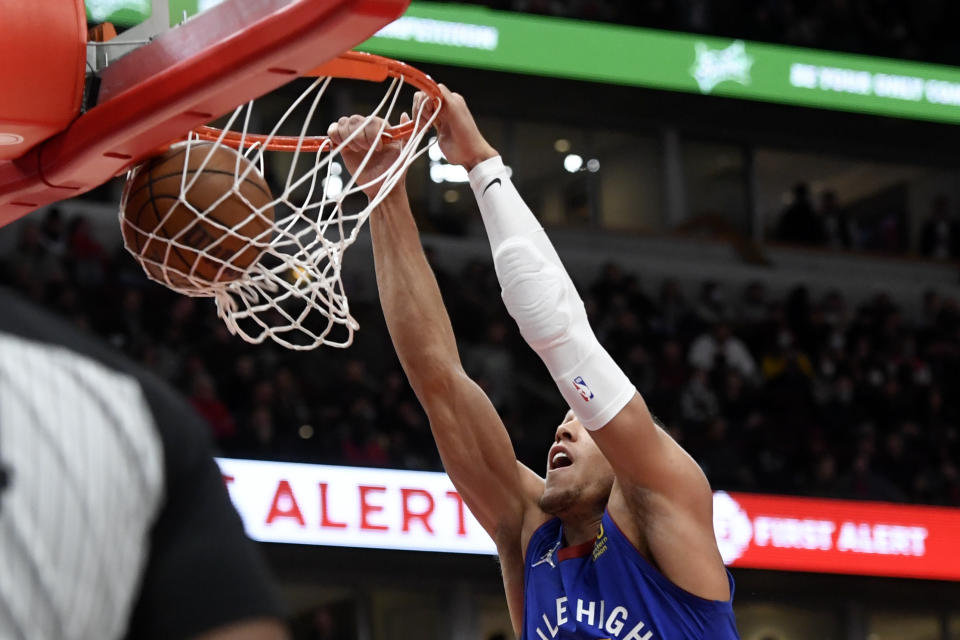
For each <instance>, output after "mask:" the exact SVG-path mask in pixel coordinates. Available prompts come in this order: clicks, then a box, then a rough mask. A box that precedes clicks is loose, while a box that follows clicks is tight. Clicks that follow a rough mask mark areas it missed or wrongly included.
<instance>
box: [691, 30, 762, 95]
mask: <svg viewBox="0 0 960 640" xmlns="http://www.w3.org/2000/svg"><path fill="white" fill-rule="evenodd" d="M694 49H695V51H696V54H697V59H696V61H695V62H694V63H693V67H691V69H690V75H692V76H693V79H694V80H696V81H697V85H699V87H700V91H701V92H703V93H710V92H711V91H713V88H714V87H716V86H717V85H718V84H720V83H721V82H725V81H727V80H731V81H733V82H739V83H740V84H742V85H748V84H750V68H751V67H752V66H753V57H751V56H749V55H747V47H746V44H744V42H743V40H734V41H733V42H732V43H731V44H730V46H729V47H727V48H726V49H716V50H710V48H709V47H708V46H707V44H706V43H705V42H697V43H696V44H695V45H694Z"/></svg>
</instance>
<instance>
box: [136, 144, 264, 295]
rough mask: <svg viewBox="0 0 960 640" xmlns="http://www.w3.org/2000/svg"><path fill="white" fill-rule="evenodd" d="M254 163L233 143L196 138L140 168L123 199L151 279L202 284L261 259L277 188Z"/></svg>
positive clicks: (182, 285)
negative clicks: (226, 144)
mask: <svg viewBox="0 0 960 640" xmlns="http://www.w3.org/2000/svg"><path fill="white" fill-rule="evenodd" d="M208 156H209V159H208ZM250 164H251V163H250V162H249V161H248V160H247V159H246V158H244V157H243V156H241V155H240V154H239V153H238V152H237V151H234V150H233V149H231V148H229V147H223V146H217V147H215V146H214V144H213V143H210V142H192V143H189V144H188V143H180V144H177V145H174V146H173V147H171V148H170V149H169V150H168V151H166V152H165V153H163V154H160V155H158V156H155V157H153V158H151V159H149V160H148V161H147V162H145V163H144V164H143V165H141V166H140V167H139V168H138V169H137V170H136V172H135V173H134V175H133V176H132V178H131V179H130V180H128V181H127V184H126V187H125V190H124V197H123V199H122V201H121V202H122V203H123V204H122V216H121V217H122V222H121V225H122V231H123V239H124V242H125V243H126V245H127V248H128V249H129V250H130V251H131V252H132V253H133V254H134V255H135V256H137V258H138V260H139V261H140V263H141V265H143V268H144V270H145V271H146V272H147V274H148V275H149V276H150V277H151V278H152V279H154V280H156V281H158V282H161V283H163V284H166V285H168V286H172V287H175V288H177V289H181V290H184V289H185V290H194V291H202V290H203V289H205V288H206V287H207V286H209V285H212V284H217V283H224V282H230V281H233V280H236V279H237V278H239V277H241V276H242V275H243V274H244V273H245V272H246V271H247V270H248V269H249V268H250V267H251V266H252V265H253V264H254V263H256V261H257V259H258V258H259V257H260V255H261V254H262V253H263V251H264V249H265V248H266V247H267V245H268V244H269V242H270V232H269V231H268V230H269V229H271V228H272V224H273V220H274V213H273V207H272V206H270V203H271V202H272V200H273V195H272V194H271V193H270V189H269V187H268V186H267V183H266V181H265V180H264V179H263V176H261V175H260V172H259V171H257V169H256V168H251V167H250ZM248 168H249V171H248ZM235 176H245V178H244V179H243V180H240V179H238V178H235ZM191 182H192V185H191ZM181 185H184V186H185V187H186V188H185V189H184V192H183V193H181ZM224 194H229V195H227V196H226V197H224Z"/></svg>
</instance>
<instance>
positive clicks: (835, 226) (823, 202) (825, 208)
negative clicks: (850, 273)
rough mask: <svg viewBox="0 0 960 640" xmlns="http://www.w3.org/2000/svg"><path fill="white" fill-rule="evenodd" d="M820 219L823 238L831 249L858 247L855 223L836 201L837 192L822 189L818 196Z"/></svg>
mask: <svg viewBox="0 0 960 640" xmlns="http://www.w3.org/2000/svg"><path fill="white" fill-rule="evenodd" d="M820 220H821V222H822V224H823V231H824V239H825V241H826V245H827V246H828V247H829V248H831V249H856V248H859V238H858V232H857V226H856V223H855V222H854V221H853V219H852V218H851V217H850V214H848V213H847V212H846V211H844V210H843V209H841V208H840V206H839V204H838V202H837V192H836V191H833V190H829V189H828V190H827V191H824V192H823V194H822V195H821V196H820Z"/></svg>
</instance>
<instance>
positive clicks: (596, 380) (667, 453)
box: [438, 88, 727, 598]
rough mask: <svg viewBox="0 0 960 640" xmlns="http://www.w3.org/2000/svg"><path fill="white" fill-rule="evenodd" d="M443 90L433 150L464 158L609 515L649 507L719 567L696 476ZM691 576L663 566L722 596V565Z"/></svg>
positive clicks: (465, 114)
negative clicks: (604, 472)
mask: <svg viewBox="0 0 960 640" xmlns="http://www.w3.org/2000/svg"><path fill="white" fill-rule="evenodd" d="M444 94H445V95H444V99H445V107H444V111H443V112H442V113H441V121H440V124H439V126H438V131H439V132H440V144H441V149H443V151H444V153H445V154H446V155H447V158H448V160H450V161H451V162H460V163H462V164H464V166H466V168H467V169H468V170H469V172H470V173H469V175H470V183H471V186H472V187H473V191H474V195H475V196H476V198H477V202H478V204H479V207H480V212H481V215H482V217H483V222H484V226H485V227H486V230H487V235H488V237H489V240H490V247H491V250H492V252H493V258H494V266H495V268H496V271H497V277H498V279H499V281H500V286H501V289H502V296H503V301H504V304H505V305H506V307H507V310H508V311H509V312H510V314H511V315H512V316H513V318H514V319H515V320H516V321H517V325H518V327H519V329H520V333H521V334H522V335H523V337H524V339H525V340H526V341H527V343H528V344H529V345H530V346H531V347H532V348H533V349H534V351H536V352H537V354H538V355H539V356H540V358H541V359H542V360H543V362H544V364H545V365H546V366H547V369H548V370H549V371H550V374H551V376H552V377H553V379H554V382H555V383H556V384H557V386H558V388H559V389H560V392H561V393H562V394H563V396H564V398H565V399H566V401H567V403H568V404H569V406H570V407H571V409H572V410H573V412H574V414H575V415H576V416H577V418H578V419H579V421H580V423H581V424H582V425H583V426H584V427H586V428H587V429H588V430H590V431H591V435H592V436H593V439H594V440H595V442H596V443H597V445H598V446H599V447H600V449H601V451H602V452H603V454H604V456H605V457H606V458H607V460H608V461H609V462H610V464H611V466H612V467H613V469H614V472H615V474H616V483H615V486H614V490H613V493H612V494H611V498H610V508H611V511H614V510H617V509H618V508H620V507H622V510H623V511H625V512H629V513H630V514H632V515H633V516H636V515H638V513H639V511H640V508H639V505H640V504H642V505H643V509H644V511H649V510H650V509H654V510H656V511H658V513H657V521H658V522H659V523H662V524H664V525H666V526H667V527H668V528H669V529H670V530H675V531H671V535H674V534H677V535H682V536H684V537H686V538H687V540H686V542H689V543H690V544H689V545H684V546H685V547H687V552H689V549H690V548H706V549H709V550H710V551H709V552H708V553H707V554H706V555H707V557H706V558H705V559H707V560H713V559H715V560H716V561H717V563H719V554H718V553H717V552H716V542H715V539H714V537H713V526H712V494H711V491H710V486H709V484H708V482H707V480H706V477H705V476H704V475H703V473H702V471H701V470H700V468H699V466H698V465H697V464H696V462H695V461H694V460H693V459H692V458H691V457H690V456H689V455H687V453H686V452H685V451H683V449H682V448H681V447H680V446H679V445H678V444H677V443H676V442H675V441H674V440H673V439H672V438H671V437H670V436H669V435H668V434H667V433H666V432H664V431H663V430H662V429H661V428H659V427H658V426H657V425H656V424H655V423H654V421H653V418H652V416H651V415H650V412H649V410H648V409H647V406H646V404H645V403H644V401H643V398H642V397H640V395H639V394H638V393H637V391H636V388H635V387H634V386H633V384H631V383H630V381H629V380H628V379H627V377H626V375H625V374H624V373H623V371H622V370H621V369H620V367H619V366H618V365H617V363H616V362H615V361H614V360H613V358H611V357H610V355H609V354H608V353H607V351H606V350H605V349H604V348H603V347H602V346H601V345H600V343H599V341H598V340H597V338H596V336H595V335H594V333H593V330H592V329H591V328H590V324H589V322H588V320H587V314H586V310H585V308H584V305H583V302H582V300H581V299H580V297H579V295H578V294H577V291H576V289H575V287H574V286H573V282H572V281H571V280H570V277H569V275H568V274H567V272H566V270H565V269H564V267H563V264H562V263H561V261H560V258H559V257H558V256H557V253H556V251H555V250H554V248H553V246H552V244H551V243H550V240H549V239H548V238H547V236H546V233H545V232H544V230H543V228H542V226H541V225H540V224H539V222H538V221H537V220H536V218H535V217H534V216H533V213H532V212H531V211H530V209H529V208H528V207H527V206H526V204H525V203H524V202H523V200H522V199H521V197H520V195H519V194H518V193H517V190H516V188H515V187H514V186H513V184H512V182H511V180H510V177H509V175H508V173H507V171H506V170H505V168H504V165H503V162H502V161H501V159H500V158H499V156H498V155H497V154H496V151H494V150H493V149H492V148H491V147H490V145H489V144H487V143H486V142H485V141H484V140H483V137H482V135H481V134H480V133H479V131H478V130H477V128H476V124H475V123H474V120H473V117H472V116H471V115H470V112H469V110H468V109H467V106H466V104H465V102H464V100H463V98H462V97H460V96H459V95H457V94H452V93H450V92H449V91H447V90H446V88H444ZM445 142H446V144H445ZM451 154H453V157H451ZM632 519H633V520H634V521H637V520H639V519H638V518H636V517H634V518H632ZM637 526H640V525H639V524H638V525H637ZM639 538H640V536H634V539H639ZM642 538H643V539H645V540H647V539H649V538H650V532H649V531H646V530H644V532H643V536H642ZM665 551H666V553H665V554H664V555H665V556H669V557H664V558H663V560H664V561H666V562H667V563H668V564H670V563H671V561H672V560H677V561H678V564H679V565H692V564H694V563H691V562H685V563H684V562H680V560H682V559H683V558H682V557H681V556H680V555H679V554H674V553H673V552H672V551H673V550H672V548H671V549H666V550H665ZM656 552H657V550H656V549H654V554H655V555H658V554H657V553H656ZM657 560H658V562H659V561H660V560H661V558H660V557H657ZM718 569H719V571H718ZM694 573H695V575H692V576H678V575H677V574H676V573H675V572H671V571H669V570H668V575H670V576H671V577H672V578H674V579H676V578H678V577H679V578H680V580H679V582H681V583H685V584H681V586H687V587H693V588H694V590H695V591H697V592H698V595H699V594H706V595H707V596H708V597H713V596H716V597H718V598H719V597H726V595H725V593H726V590H727V585H726V574H725V572H723V571H722V564H716V565H715V566H712V567H711V568H709V569H708V570H706V571H705V572H704V573H706V574H707V579H706V580H705V581H704V580H701V576H700V575H699V573H696V571H695V572H694ZM671 574H672V575H671ZM718 577H719V578H720V579H717V578H718ZM687 578H689V579H687ZM704 582H705V583H706V584H705V586H704ZM701 586H704V588H701Z"/></svg>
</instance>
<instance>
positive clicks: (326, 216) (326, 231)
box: [120, 52, 441, 350]
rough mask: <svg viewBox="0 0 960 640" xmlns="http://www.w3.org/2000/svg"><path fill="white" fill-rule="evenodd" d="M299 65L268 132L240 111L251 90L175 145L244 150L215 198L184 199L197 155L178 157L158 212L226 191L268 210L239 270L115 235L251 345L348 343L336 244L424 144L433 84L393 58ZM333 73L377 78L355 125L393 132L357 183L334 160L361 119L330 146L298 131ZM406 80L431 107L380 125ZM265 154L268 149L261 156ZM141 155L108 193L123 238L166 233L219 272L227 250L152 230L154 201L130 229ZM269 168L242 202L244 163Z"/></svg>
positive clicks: (349, 324)
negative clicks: (303, 70) (209, 276)
mask: <svg viewBox="0 0 960 640" xmlns="http://www.w3.org/2000/svg"><path fill="white" fill-rule="evenodd" d="M307 75H308V76H311V77H315V78H316V79H315V80H313V81H312V82H311V83H310V85H309V86H308V87H307V88H306V89H305V90H304V91H303V92H302V93H301V94H300V95H299V97H297V98H296V99H295V100H294V101H293V102H292V103H291V104H290V106H289V108H287V110H286V111H285V112H284V113H283V114H282V115H281V116H280V117H279V119H278V120H277V121H276V123H275V124H274V126H273V127H272V129H270V132H269V133H266V134H261V133H255V132H253V131H251V130H250V129H251V122H252V121H255V118H256V116H255V112H254V102H253V101H251V102H249V103H247V104H245V105H242V106H240V107H238V108H237V109H236V110H235V111H234V112H233V114H232V115H231V116H230V117H229V118H228V121H227V122H226V124H225V125H224V126H223V128H222V129H221V128H215V127H211V126H202V127H200V128H198V129H196V130H194V131H193V132H192V133H191V134H190V135H189V136H188V137H187V138H186V140H185V141H184V142H183V143H181V144H185V145H186V146H187V149H186V155H189V154H190V152H191V150H193V153H194V154H197V155H199V156H206V158H208V159H209V158H211V157H213V154H214V153H216V152H217V150H218V149H223V148H224V147H228V148H230V149H233V150H235V151H237V152H239V153H240V154H242V155H243V157H244V158H246V160H249V162H237V163H235V169H234V172H233V180H232V185H230V186H227V187H224V188H222V191H223V193H222V194H220V195H219V197H218V198H217V199H216V202H214V203H213V204H209V205H208V206H206V207H205V208H204V209H199V208H198V207H196V206H195V203H193V204H191V202H190V200H188V195H189V194H190V191H191V189H194V188H196V186H197V185H198V184H204V187H203V188H204V189H208V188H209V186H208V185H207V184H206V183H204V182H203V180H204V167H205V166H206V164H207V163H206V160H204V161H203V162H202V163H199V164H200V166H199V168H197V167H194V168H193V169H191V170H190V171H189V172H188V171H187V166H188V163H184V169H183V175H182V176H181V179H180V192H179V195H178V196H177V197H176V198H175V199H174V198H171V199H172V200H175V201H174V202H172V204H170V205H169V206H170V210H169V211H172V210H173V208H174V207H178V206H180V207H189V208H190V210H192V211H193V212H194V214H195V215H196V216H198V217H199V218H200V219H203V218H204V217H205V216H207V215H208V214H209V213H210V212H211V211H212V210H213V209H214V208H216V206H218V205H219V204H220V203H222V202H223V201H224V200H225V199H228V198H230V199H231V201H232V202H241V201H242V202H244V203H245V206H246V207H248V208H249V215H250V219H257V220H260V221H264V220H269V228H268V230H267V232H265V233H260V234H258V237H257V238H251V239H250V245H249V246H250V247H252V248H255V249H256V250H257V251H261V252H262V253H260V255H259V258H258V259H257V260H256V262H255V263H254V264H252V265H250V266H249V268H247V269H246V270H245V271H244V272H243V273H242V275H241V276H240V277H237V278H235V279H231V280H214V281H209V280H205V279H203V278H198V275H197V273H198V272H197V270H196V267H195V266H194V267H193V268H183V265H182V263H177V264H176V265H171V263H170V262H168V261H167V260H165V259H164V260H163V261H160V260H158V259H156V252H153V253H149V254H146V255H145V252H143V251H138V250H137V249H139V246H137V247H132V246H131V244H130V243H129V242H127V241H126V238H127V237H128V234H127V233H125V234H124V238H125V244H126V246H127V249H128V250H129V251H130V252H131V253H132V254H133V255H134V257H135V258H136V259H137V260H138V261H139V262H140V263H141V266H143V267H144V270H145V271H146V273H147V275H148V276H149V277H150V278H151V279H153V280H155V281H157V282H160V283H161V284H164V285H165V286H167V287H169V288H171V289H173V290H175V291H178V292H179V293H182V294H185V295H190V296H206V297H212V298H214V300H215V301H216V307H217V313H218V315H219V316H220V318H221V319H223V321H224V322H225V323H226V325H227V327H228V328H229V329H230V331H231V332H232V333H234V334H236V335H238V336H240V337H241V338H242V339H244V340H245V341H247V342H250V343H253V344H259V343H262V342H264V341H266V340H267V339H271V340H273V341H274V342H276V343H278V344H280V345H282V346H284V347H287V348H289V349H295V350H307V349H313V348H315V347H318V346H320V345H328V346H333V347H348V346H349V345H350V344H351V343H352V342H353V333H354V331H356V330H357V329H358V328H359V325H358V323H357V322H356V320H355V319H354V318H353V316H352V315H351V313H350V307H349V304H348V301H347V296H346V292H345V291H344V287H343V282H342V279H341V269H342V266H343V255H344V253H345V252H346V250H347V248H348V247H350V245H352V244H353V243H354V241H355V240H356V239H357V237H358V235H359V232H360V230H361V229H362V227H363V224H364V223H365V222H366V220H367V218H368V217H369V215H370V212H371V211H372V210H373V209H374V208H375V207H376V206H377V205H378V204H380V202H381V201H382V200H383V199H384V198H385V197H386V196H387V195H388V194H389V193H390V191H391V190H392V189H393V187H394V186H395V185H396V184H397V182H398V181H399V180H400V179H401V178H402V177H403V175H404V173H405V172H406V170H407V168H408V167H409V166H410V164H411V163H412V162H413V161H414V160H416V158H417V157H419V156H420V155H422V154H423V153H424V152H425V151H426V149H427V146H426V145H424V144H422V143H423V139H424V136H425V135H426V133H427V131H428V130H429V129H430V127H431V125H432V124H433V121H434V119H435V118H436V114H437V113H438V112H439V107H440V105H441V98H440V95H441V94H440V90H439V88H438V87H437V85H436V83H435V82H434V81H433V80H432V79H431V78H430V77H429V76H428V75H426V74H424V73H422V72H420V71H418V70H416V69H414V68H413V67H410V66H409V65H406V64H404V63H402V62H398V61H395V60H391V59H388V58H383V57H380V56H375V55H372V54H366V53H358V52H347V53H345V54H342V55H341V56H340V57H338V58H336V59H334V60H333V61H331V62H329V63H327V64H325V65H323V66H321V67H318V68H317V69H315V70H313V71H312V72H310V73H309V74H307ZM336 78H351V79H359V80H367V81H371V82H381V83H385V84H386V89H385V92H384V94H383V97H382V98H381V99H380V101H379V103H378V104H377V105H376V106H375V107H374V109H373V110H372V111H371V113H370V115H369V116H367V120H366V122H365V123H364V126H365V125H366V124H367V123H368V122H370V121H371V120H373V119H374V118H377V117H379V118H381V119H382V120H383V124H382V126H381V128H380V135H382V136H385V137H388V138H390V139H394V140H402V141H403V143H402V147H401V150H400V152H399V155H398V157H397V159H396V160H395V161H394V162H393V164H392V165H391V166H389V167H388V168H387V169H386V170H384V171H383V172H382V173H381V174H380V175H379V176H376V177H374V178H372V179H370V180H369V181H367V182H365V183H364V184H357V183H356V176H350V177H349V178H348V177H347V176H346V175H345V174H344V173H343V172H344V164H343V163H342V162H337V157H338V156H339V154H340V151H341V149H342V148H344V147H345V146H346V145H348V144H349V143H350V142H351V141H352V139H353V138H354V137H355V136H356V135H357V134H358V133H360V132H361V131H362V130H363V128H364V127H363V126H361V127H359V128H358V129H357V130H356V131H355V132H354V133H353V134H352V135H351V136H349V137H348V138H347V139H346V140H344V142H343V143H342V144H341V145H339V146H334V145H333V144H332V143H331V141H330V140H329V138H327V137H326V136H323V135H310V134H309V132H310V131H311V130H312V128H316V127H318V126H319V127H322V130H323V131H326V125H327V124H328V123H326V122H315V120H316V118H315V116H316V114H317V110H318V108H319V106H320V104H321V102H322V99H323V97H324V95H325V94H326V93H327V90H328V87H329V86H330V84H331V82H332V81H333V80H334V79H336ZM408 85H409V86H411V87H413V88H415V89H417V90H420V91H423V92H425V93H426V94H427V95H428V96H430V97H431V98H432V99H433V100H434V104H435V105H436V107H437V108H435V109H434V110H433V111H432V113H431V114H430V116H429V117H427V116H426V115H425V110H424V108H421V109H420V111H419V112H418V113H413V114H411V118H412V119H411V120H410V121H409V122H407V123H405V124H402V125H393V126H391V125H389V124H388V123H389V122H391V121H397V120H398V118H397V117H396V115H397V114H399V112H400V111H402V109H397V108H396V106H397V102H398V98H399V96H400V91H401V89H402V88H403V87H405V86H408ZM426 104H427V103H426V101H424V105H426ZM295 114H299V115H296V116H295ZM291 123H294V124H296V123H299V134H296V135H281V134H280V131H281V129H284V128H287V127H290V126H291ZM211 143H212V144H211ZM374 149H375V147H372V148H371V150H370V151H368V152H367V154H366V156H365V157H364V159H363V160H362V162H361V164H360V168H359V169H358V171H357V173H358V174H359V173H361V172H362V170H363V167H365V166H366V165H367V164H368V162H369V161H370V158H371V156H372V155H373V151H374ZM268 152H269V153H268ZM271 154H279V156H280V157H277V156H274V157H272V158H271ZM143 166H144V165H139V166H138V167H135V168H134V169H132V170H131V171H130V172H129V173H128V180H127V186H126V188H125V189H124V194H123V196H122V198H121V203H120V212H121V213H120V223H121V225H129V226H130V227H132V231H133V233H131V234H129V235H130V236H131V237H133V236H136V237H142V238H148V239H149V242H151V243H153V242H156V243H166V244H167V245H168V248H167V250H166V252H167V254H169V253H170V252H171V251H174V252H184V251H187V252H194V255H196V254H199V255H200V256H201V257H202V259H203V260H204V261H205V262H206V263H207V264H215V265H220V271H219V272H221V273H222V272H223V270H224V267H225V266H226V265H227V263H228V260H225V259H224V257H223V256H222V255H218V252H216V251H209V252H208V251H206V250H205V249H204V248H198V247H197V246H196V245H193V246H191V245H187V244H184V243H183V241H182V240H181V239H179V236H173V237H169V236H168V235H164V233H162V229H160V226H161V225H162V222H161V218H162V217H163V216H162V215H161V214H162V212H158V215H157V225H156V226H155V227H154V228H141V227H140V226H138V225H139V223H136V224H135V223H134V222H131V219H130V218H129V217H126V216H125V215H124V211H125V208H126V204H127V201H128V198H129V197H130V190H131V189H130V185H132V184H133V183H134V178H135V177H136V175H137V172H138V171H140V169H141V167H143ZM277 167H284V171H285V174H286V175H285V176H284V177H283V179H282V182H283V184H282V186H281V187H280V188H279V189H278V185H277V184H276V182H279V180H278V181H276V182H275V183H274V184H271V185H270V186H271V187H272V188H273V190H274V193H273V194H272V195H273V197H272V199H271V200H270V202H269V203H267V204H262V203H254V202H251V201H250V200H248V199H247V198H245V197H243V196H242V194H241V191H240V186H241V185H242V184H243V183H244V182H245V181H246V180H247V179H248V177H249V176H250V174H251V172H256V171H257V169H259V172H260V174H261V175H269V172H268V171H267V169H268V168H270V169H276V168H277ZM227 182H229V181H227ZM375 185H379V186H378V188H377V193H376V195H375V196H373V197H371V198H369V199H368V202H367V203H366V204H365V206H358V205H359V203H357V202H356V201H355V200H354V199H352V198H351V196H353V195H354V194H358V193H360V192H361V191H363V190H364V189H367V188H369V187H371V186H375ZM164 206H166V205H164ZM231 206H232V205H231ZM267 210H271V211H270V215H269V216H267V215H265V212H267ZM209 218H212V221H211V220H204V224H206V225H216V224H219V222H218V221H217V220H216V219H215V218H213V216H209ZM223 231H224V233H230V234H231V237H232V239H233V240H234V241H235V239H236V237H237V234H236V232H235V231H233V230H230V229H226V228H224V230H223ZM137 244H138V245H139V242H138V243H137ZM213 244H216V243H213ZM241 250H244V249H241ZM251 250H252V249H251ZM219 253H222V251H221V252H219ZM151 256H153V257H151Z"/></svg>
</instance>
